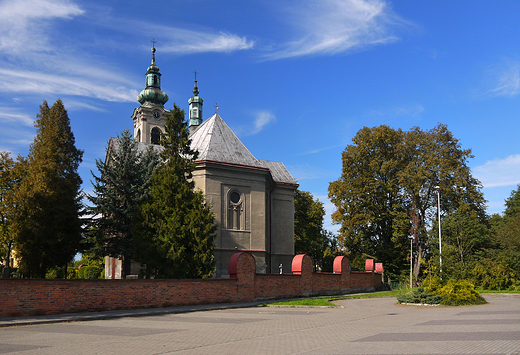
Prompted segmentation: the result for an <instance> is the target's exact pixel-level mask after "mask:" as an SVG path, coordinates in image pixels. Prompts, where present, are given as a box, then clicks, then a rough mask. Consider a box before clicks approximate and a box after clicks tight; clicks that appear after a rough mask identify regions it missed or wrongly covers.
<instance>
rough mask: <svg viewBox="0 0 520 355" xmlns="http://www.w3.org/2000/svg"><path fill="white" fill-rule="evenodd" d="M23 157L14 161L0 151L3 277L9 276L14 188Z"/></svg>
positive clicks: (13, 234) (20, 174) (0, 232)
mask: <svg viewBox="0 0 520 355" xmlns="http://www.w3.org/2000/svg"><path fill="white" fill-rule="evenodd" d="M22 164H23V158H21V157H19V161H18V163H17V162H15V161H14V160H13V159H12V158H11V156H10V153H9V152H0V261H4V262H5V269H6V270H5V273H4V272H3V274H2V276H3V277H9V272H10V268H11V267H12V265H11V258H12V251H13V243H14V241H15V236H16V231H15V229H14V224H13V220H14V216H15V213H16V202H15V196H16V189H17V188H18V186H19V184H20V179H21V177H22V172H23V170H22V169H21V165H22Z"/></svg>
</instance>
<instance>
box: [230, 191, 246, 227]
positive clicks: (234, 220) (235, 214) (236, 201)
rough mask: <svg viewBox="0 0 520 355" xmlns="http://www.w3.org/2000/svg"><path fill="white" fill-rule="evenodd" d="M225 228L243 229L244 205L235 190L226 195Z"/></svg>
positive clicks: (239, 194)
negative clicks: (226, 216)
mask: <svg viewBox="0 0 520 355" xmlns="http://www.w3.org/2000/svg"><path fill="white" fill-rule="evenodd" d="M227 228H228V229H235V230H243V229H244V203H243V198H242V194H241V193H240V192H238V191H237V190H231V191H230V192H229V195H228V218H227Z"/></svg>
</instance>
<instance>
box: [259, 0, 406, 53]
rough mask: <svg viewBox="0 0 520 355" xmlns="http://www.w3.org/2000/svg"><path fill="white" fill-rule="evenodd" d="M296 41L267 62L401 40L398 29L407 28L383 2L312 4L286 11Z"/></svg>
mask: <svg viewBox="0 0 520 355" xmlns="http://www.w3.org/2000/svg"><path fill="white" fill-rule="evenodd" d="M286 16H287V19H288V21H291V22H292V23H291V25H292V26H293V29H294V32H295V33H296V36H297V39H295V40H293V41H290V42H288V43H287V44H286V45H285V47H284V48H282V49H280V50H276V51H274V52H272V53H269V54H268V55H267V56H266V58H268V59H281V58H288V57H296V56H305V55H313V54H337V53H342V52H346V51H348V50H352V49H356V48H362V47H365V46H369V45H378V44H385V43H391V42H395V41H397V40H398V37H397V36H396V35H395V34H393V33H392V32H393V30H394V28H395V26H401V25H403V24H406V21H404V20H403V19H401V18H400V17H399V16H398V15H396V14H395V13H394V12H393V11H392V9H391V8H390V7H389V5H388V4H387V3H386V2H384V1H382V0H319V1H318V0H311V1H306V2H303V1H302V2H298V5H297V6H292V7H291V8H290V9H287V11H286Z"/></svg>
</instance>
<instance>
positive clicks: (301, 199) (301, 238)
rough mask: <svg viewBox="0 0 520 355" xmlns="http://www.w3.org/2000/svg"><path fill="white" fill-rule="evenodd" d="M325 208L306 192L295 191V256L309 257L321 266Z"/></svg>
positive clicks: (323, 248) (323, 246) (323, 247)
mask: <svg viewBox="0 0 520 355" xmlns="http://www.w3.org/2000/svg"><path fill="white" fill-rule="evenodd" d="M324 216H325V208H324V207H323V203H322V202H320V201H319V200H314V196H313V195H312V194H311V193H310V192H307V191H301V190H296V191H295V195H294V249H295V252H296V254H307V255H309V256H310V257H311V258H312V260H313V261H314V263H315V264H318V265H319V264H321V261H322V259H323V252H324V251H325V247H326V245H325V242H326V241H325V235H324V233H323V217H324Z"/></svg>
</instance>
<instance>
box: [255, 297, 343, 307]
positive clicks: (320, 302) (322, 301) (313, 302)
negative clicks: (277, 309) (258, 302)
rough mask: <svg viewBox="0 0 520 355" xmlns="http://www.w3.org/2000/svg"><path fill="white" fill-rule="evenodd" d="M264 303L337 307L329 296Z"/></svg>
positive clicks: (268, 304) (269, 304)
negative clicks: (330, 300)
mask: <svg viewBox="0 0 520 355" xmlns="http://www.w3.org/2000/svg"><path fill="white" fill-rule="evenodd" d="M264 305H267V306H271V305H275V306H314V307H337V306H336V305H335V304H334V303H331V302H329V299H328V298H304V299H301V300H292V301H282V302H272V303H265V304H264Z"/></svg>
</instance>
